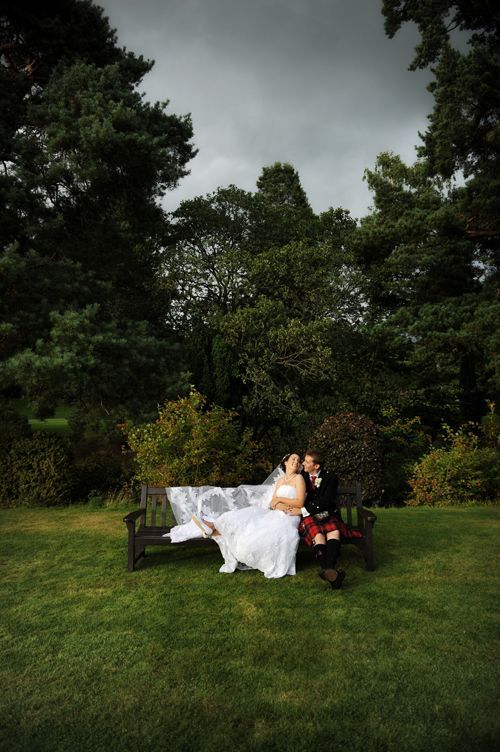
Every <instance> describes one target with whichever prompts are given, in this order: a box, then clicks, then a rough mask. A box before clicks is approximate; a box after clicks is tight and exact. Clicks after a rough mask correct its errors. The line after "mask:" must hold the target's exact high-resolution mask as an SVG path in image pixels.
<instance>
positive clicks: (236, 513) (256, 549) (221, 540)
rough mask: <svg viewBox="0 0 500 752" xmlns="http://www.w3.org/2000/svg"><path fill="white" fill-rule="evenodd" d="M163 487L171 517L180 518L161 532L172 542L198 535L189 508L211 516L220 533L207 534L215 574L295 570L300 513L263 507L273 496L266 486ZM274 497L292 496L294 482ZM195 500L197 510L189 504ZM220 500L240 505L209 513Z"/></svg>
mask: <svg viewBox="0 0 500 752" xmlns="http://www.w3.org/2000/svg"><path fill="white" fill-rule="evenodd" d="M281 475H282V474H281ZM274 477H275V476H274ZM273 479H274V478H273ZM167 491H168V492H169V497H170V499H171V501H172V507H173V508H174V512H176V516H178V518H179V517H180V518H181V519H183V520H186V521H185V522H184V523H183V524H180V525H177V526H176V527H174V528H172V530H171V531H170V533H167V535H168V537H170V538H171V540H172V542H173V543H180V542H182V541H183V540H187V539H189V538H193V537H199V536H200V535H201V533H200V531H199V529H198V528H197V526H196V525H195V524H194V522H192V521H191V520H190V519H189V518H188V516H187V515H188V514H189V516H190V515H191V512H195V513H197V514H198V515H199V516H203V517H205V518H206V519H209V520H211V521H212V522H213V523H214V524H215V526H216V528H217V530H218V531H219V532H220V533H221V535H215V536H213V538H212V540H213V541H214V542H215V543H217V545H218V546H219V548H220V551H221V554H222V557H223V559H224V564H223V565H222V567H221V568H220V570H219V571H220V572H234V571H235V570H236V569H258V570H260V571H261V572H263V573H264V577H268V578H275V577H284V576H285V575H287V574H290V575H292V574H295V557H296V554H297V548H298V545H299V533H298V527H299V522H300V517H299V516H295V515H293V516H292V515H288V514H285V513H284V512H281V511H279V510H275V509H269V502H270V500H271V498H272V496H273V488H272V487H271V486H270V485H267V486H266V485H261V486H239V487H238V489H217V488H213V487H203V488H200V489H196V490H195V489H192V488H186V487H179V488H175V489H174V488H169V489H167ZM276 496H279V497H280V498H282V499H295V498H296V497H297V492H296V490H295V486H289V485H281V486H279V488H278V489H277V490H276ZM191 497H193V498H191ZM195 499H196V507H197V509H196V508H193V505H194V500H195ZM174 500H175V501H174ZM220 503H224V504H226V505H227V504H230V505H231V506H233V504H236V503H237V504H238V505H239V504H245V506H242V507H238V506H234V507H233V508H230V509H229V511H226V512H224V513H223V514H219V515H216V514H215V515H214V514H213V513H210V512H211V509H213V510H214V511H215V508H216V506H217V505H218V504H220ZM226 508H227V507H226Z"/></svg>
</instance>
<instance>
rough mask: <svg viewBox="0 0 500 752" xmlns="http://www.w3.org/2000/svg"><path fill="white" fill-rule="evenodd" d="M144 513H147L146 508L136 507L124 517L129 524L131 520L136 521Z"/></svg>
mask: <svg viewBox="0 0 500 752" xmlns="http://www.w3.org/2000/svg"><path fill="white" fill-rule="evenodd" d="M144 514H146V510H145V509H136V510H135V512H130V514H127V516H126V517H124V518H123V521H124V522H126V523H127V525H128V524H129V522H135V521H136V520H137V519H138V517H142V516H143V515H144Z"/></svg>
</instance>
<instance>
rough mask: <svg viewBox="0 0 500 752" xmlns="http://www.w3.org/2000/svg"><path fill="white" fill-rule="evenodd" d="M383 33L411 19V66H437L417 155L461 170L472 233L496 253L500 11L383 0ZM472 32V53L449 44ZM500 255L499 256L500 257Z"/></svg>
mask: <svg viewBox="0 0 500 752" xmlns="http://www.w3.org/2000/svg"><path fill="white" fill-rule="evenodd" d="M383 13H384V16H385V28H386V33H387V34H388V35H389V36H390V37H393V36H394V35H395V34H396V32H397V31H398V30H399V28H400V27H401V25H402V24H403V23H406V22H408V21H414V22H415V23H416V24H417V26H418V29H419V31H420V34H421V41H420V43H419V45H418V46H417V49H416V56H415V59H414V61H413V63H412V65H411V66H410V67H411V69H413V70H415V69H417V68H426V67H428V66H430V65H432V72H433V74H434V80H433V81H432V82H431V83H430V85H429V87H428V88H429V91H430V92H431V93H432V94H433V96H434V108H433V111H432V113H431V115H430V116H429V127H428V128H427V130H426V132H425V134H424V135H423V137H422V138H423V145H422V146H421V147H420V149H419V155H420V156H421V157H423V158H425V160H426V164H427V167H428V170H429V173H430V174H433V175H441V176H442V177H444V178H446V179H450V178H452V177H454V176H456V175H457V174H459V173H460V172H461V173H463V175H464V177H465V180H466V183H465V188H464V189H463V190H460V191H458V192H457V199H459V200H460V201H461V203H462V211H463V214H464V220H465V222H466V225H467V232H468V234H469V235H470V236H471V237H473V238H475V239H477V240H478V241H480V242H481V243H482V244H484V245H485V250H487V249H489V251H490V252H491V253H494V254H495V255H497V254H498V248H499V242H500V214H499V210H498V207H499V206H500V179H499V177H498V176H499V174H500V169H499V168H500V135H499V134H500V87H499V85H498V81H499V80H500V16H499V14H498V8H497V3H495V2H493V0H444V1H443V2H434V0H423V2H410V3H409V2H403V0H385V2H384V5H383ZM455 30H459V31H460V32H462V35H467V36H468V39H467V47H468V51H467V52H460V51H459V50H458V49H456V48H455V47H454V46H453V44H452V39H451V34H452V32H454V31H455ZM497 260H498V257H497Z"/></svg>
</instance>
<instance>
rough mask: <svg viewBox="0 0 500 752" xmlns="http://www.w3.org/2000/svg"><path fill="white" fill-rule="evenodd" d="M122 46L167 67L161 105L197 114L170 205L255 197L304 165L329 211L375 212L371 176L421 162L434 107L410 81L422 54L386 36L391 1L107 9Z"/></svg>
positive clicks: (105, 2) (158, 79)
mask: <svg viewBox="0 0 500 752" xmlns="http://www.w3.org/2000/svg"><path fill="white" fill-rule="evenodd" d="M96 2H97V4H98V5H100V6H101V7H103V8H104V10H105V15H107V16H108V17H109V20H110V24H111V26H112V27H113V28H115V29H116V31H117V34H118V42H119V44H120V45H121V46H125V47H127V48H128V49H130V50H132V51H134V52H136V53H138V54H143V55H144V56H145V57H147V58H149V59H154V60H155V66H154V68H153V70H152V72H151V73H149V74H148V76H146V78H145V79H144V81H143V89H144V91H145V93H146V97H147V98H148V99H149V100H151V101H156V100H165V99H169V100H170V107H169V111H170V112H175V113H176V114H179V115H182V114H186V113H191V115H192V119H193V127H194V142H195V145H196V146H197V148H198V149H199V154H198V156H197V157H196V158H195V159H194V160H192V161H191V163H190V165H189V167H190V169H191V174H190V175H189V176H188V177H186V178H184V179H183V180H182V181H181V183H180V185H179V188H177V189H176V190H175V191H173V192H171V193H169V194H168V196H167V198H166V201H165V204H166V207H167V209H169V210H171V209H174V208H175V207H176V206H177V205H178V204H179V202H180V201H181V200H182V199H184V198H189V197H192V196H197V195H201V194H205V193H208V192H211V191H213V190H215V189H216V188H218V187H219V186H226V185H229V184H230V183H234V184H235V185H237V186H238V187H240V188H245V189H246V190H250V191H253V190H255V183H256V180H257V178H258V176H259V174H260V172H261V170H262V167H263V166H264V165H269V164H272V163H273V162H276V161H280V162H291V163H292V164H293V165H294V167H295V168H296V169H297V170H298V172H299V175H300V178H301V181H302V185H303V187H304V189H305V190H306V193H307V195H308V198H309V201H310V202H311V205H312V207H313V209H314V210H315V211H316V212H320V211H324V210H325V209H327V208H328V207H329V206H333V207H337V206H342V207H344V208H346V209H349V210H350V211H351V213H352V214H353V216H355V217H361V216H363V215H364V214H366V213H367V211H368V207H369V206H370V203H371V196H370V194H369V192H368V190H367V187H366V183H365V182H364V181H363V171H364V169H365V168H366V167H373V165H374V162H375V159H376V157H377V154H379V153H380V152H381V151H385V150H392V151H394V152H395V153H397V154H400V155H401V157H402V158H403V159H404V160H405V161H407V162H413V161H414V160H415V158H416V155H415V145H416V144H417V143H418V142H419V139H418V131H419V130H420V131H423V130H425V128H426V118H427V115H428V113H429V112H430V111H431V108H432V98H431V96H430V94H429V93H428V92H427V91H426V85H427V82H428V81H429V73H427V72H421V71H418V72H414V73H411V72H409V71H408V65H409V64H410V62H411V60H412V58H413V50H414V47H415V44H416V41H417V31H416V28H415V27H413V26H410V25H408V24H407V25H406V26H405V27H403V29H401V31H400V32H399V33H398V34H397V36H396V37H395V38H394V39H389V38H388V37H386V36H385V34H384V28H383V20H384V19H383V16H382V13H381V5H382V3H381V1H380V0H96Z"/></svg>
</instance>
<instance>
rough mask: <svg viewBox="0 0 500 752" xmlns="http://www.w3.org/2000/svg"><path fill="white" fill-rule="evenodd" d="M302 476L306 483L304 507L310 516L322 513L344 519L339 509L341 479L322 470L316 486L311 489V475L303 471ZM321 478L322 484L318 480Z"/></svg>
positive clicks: (319, 472)
mask: <svg viewBox="0 0 500 752" xmlns="http://www.w3.org/2000/svg"><path fill="white" fill-rule="evenodd" d="M302 476H303V478H304V480H305V483H306V493H307V496H306V500H305V502H304V506H305V508H306V509H307V511H308V512H309V514H319V513H320V512H329V513H330V514H331V515H334V516H335V517H337V518H338V519H339V520H341V519H342V517H341V514H340V509H338V508H337V488H338V485H339V479H338V477H337V476H336V475H335V474H334V473H331V472H330V471H329V470H324V469H323V468H320V470H319V471H318V476H317V478H316V485H315V487H314V488H311V480H310V478H309V473H306V472H305V471H304V470H302ZM320 478H321V481H320V483H319V484H318V480H319V479H320Z"/></svg>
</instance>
